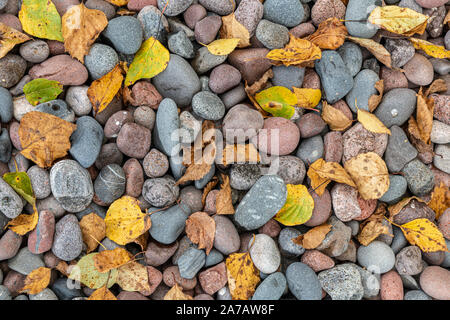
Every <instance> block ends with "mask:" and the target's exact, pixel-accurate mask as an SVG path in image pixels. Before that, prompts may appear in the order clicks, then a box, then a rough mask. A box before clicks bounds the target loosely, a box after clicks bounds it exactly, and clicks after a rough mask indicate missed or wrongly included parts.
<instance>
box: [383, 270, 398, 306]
mask: <svg viewBox="0 0 450 320" xmlns="http://www.w3.org/2000/svg"><path fill="white" fill-rule="evenodd" d="M380 296H381V300H403V283H402V279H401V278H400V276H399V274H398V273H397V272H396V271H395V270H391V271H389V272H387V273H385V274H383V275H382V276H381V282H380Z"/></svg>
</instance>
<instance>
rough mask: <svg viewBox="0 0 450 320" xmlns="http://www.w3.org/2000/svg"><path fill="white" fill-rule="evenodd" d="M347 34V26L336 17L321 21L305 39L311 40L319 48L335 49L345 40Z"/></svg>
mask: <svg viewBox="0 0 450 320" xmlns="http://www.w3.org/2000/svg"><path fill="white" fill-rule="evenodd" d="M347 35H348V32H347V28H346V27H345V26H344V24H343V23H342V22H341V21H340V20H339V19H338V18H336V17H333V18H328V19H327V20H325V21H323V22H322V23H321V24H320V25H319V27H318V28H317V30H316V32H314V33H313V34H311V35H309V36H308V37H307V38H306V40H309V41H311V42H312V43H314V44H315V45H316V46H318V47H319V48H320V49H329V50H336V49H337V48H339V47H340V46H342V45H343V44H344V42H345V37H346V36H347Z"/></svg>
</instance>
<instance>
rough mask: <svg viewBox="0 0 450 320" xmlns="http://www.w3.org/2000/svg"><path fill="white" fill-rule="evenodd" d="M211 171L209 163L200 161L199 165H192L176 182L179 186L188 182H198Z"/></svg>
mask: <svg viewBox="0 0 450 320" xmlns="http://www.w3.org/2000/svg"><path fill="white" fill-rule="evenodd" d="M210 170H211V163H208V162H206V161H202V162H201V163H192V164H191V165H190V166H189V167H188V168H187V169H186V172H185V173H184V175H183V176H182V177H181V178H180V179H179V180H178V181H177V182H176V184H175V185H179V184H182V183H185V182H188V181H195V180H200V179H201V178H203V177H204V176H205V175H206V174H207V173H208V172H209V171H210Z"/></svg>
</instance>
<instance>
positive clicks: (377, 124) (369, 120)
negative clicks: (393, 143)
mask: <svg viewBox="0 0 450 320" xmlns="http://www.w3.org/2000/svg"><path fill="white" fill-rule="evenodd" d="M357 114H358V121H359V122H361V124H362V125H363V127H364V128H366V130H368V131H370V132H373V133H387V134H389V135H390V134H391V130H389V129H388V128H386V126H385V125H384V124H383V122H381V121H380V119H378V118H377V116H376V115H374V114H372V113H370V112H368V111H365V110H361V109H358V113H357Z"/></svg>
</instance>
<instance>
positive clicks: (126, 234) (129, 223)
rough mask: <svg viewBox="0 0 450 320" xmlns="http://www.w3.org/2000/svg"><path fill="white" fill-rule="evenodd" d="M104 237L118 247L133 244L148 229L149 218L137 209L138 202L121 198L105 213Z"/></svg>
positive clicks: (127, 197)
mask: <svg viewBox="0 0 450 320" xmlns="http://www.w3.org/2000/svg"><path fill="white" fill-rule="evenodd" d="M105 223H106V236H107V237H108V238H109V239H111V240H112V241H114V242H116V243H117V244H120V245H125V244H127V243H130V242H133V241H134V240H135V239H136V238H137V237H139V236H140V235H141V234H143V233H144V232H146V231H148V229H150V227H151V225H152V223H151V220H150V216H149V215H148V214H144V213H142V211H141V208H140V207H139V200H137V199H135V198H133V197H130V196H123V197H122V198H120V199H117V200H116V201H114V202H113V203H112V204H111V205H110V206H109V209H108V211H107V212H106V217H105Z"/></svg>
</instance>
